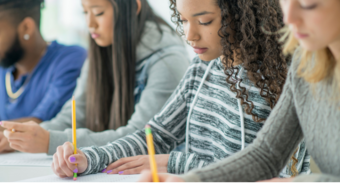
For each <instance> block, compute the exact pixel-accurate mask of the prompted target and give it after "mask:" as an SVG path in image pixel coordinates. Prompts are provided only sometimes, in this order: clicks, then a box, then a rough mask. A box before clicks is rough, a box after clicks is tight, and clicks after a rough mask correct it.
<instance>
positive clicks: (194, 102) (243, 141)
mask: <svg viewBox="0 0 340 191" xmlns="http://www.w3.org/2000/svg"><path fill="white" fill-rule="evenodd" d="M214 63H215V61H211V62H210V63H209V65H208V67H207V69H206V71H205V73H204V76H203V78H202V81H201V84H200V86H199V87H198V89H197V92H196V94H195V97H194V100H193V101H192V103H191V106H190V109H189V113H188V118H187V122H186V131H185V134H186V135H185V152H186V153H189V124H190V118H191V114H192V111H193V109H194V106H195V104H196V102H197V100H198V94H199V92H200V91H201V89H202V87H203V84H204V82H205V80H206V79H207V77H208V74H209V72H210V70H211V67H212V66H213V65H214ZM243 71H244V70H243V68H241V70H240V72H239V75H238V78H239V79H240V78H241V77H242V74H243ZM237 87H238V88H240V87H239V84H237ZM237 103H238V108H239V112H240V121H241V142H242V146H241V150H243V149H244V147H245V132H244V131H245V128H244V116H243V109H242V105H241V100H240V99H237Z"/></svg>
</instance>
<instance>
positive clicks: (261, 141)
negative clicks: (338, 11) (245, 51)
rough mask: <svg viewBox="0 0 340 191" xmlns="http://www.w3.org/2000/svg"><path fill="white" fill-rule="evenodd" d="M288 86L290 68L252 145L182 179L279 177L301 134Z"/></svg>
mask: <svg viewBox="0 0 340 191" xmlns="http://www.w3.org/2000/svg"><path fill="white" fill-rule="evenodd" d="M291 85H292V70H290V72H289V74H288V77H287V82H286V85H285V87H284V90H283V93H282V95H281V98H280V100H279V102H278V103H277V105H276V106H275V108H274V109H273V111H272V112H271V114H270V116H269V118H268V119H267V121H266V123H265V125H264V126H263V128H262V130H261V131H260V132H259V134H258V137H257V139H255V140H254V143H253V144H252V145H250V146H248V147H247V148H246V149H244V150H243V151H241V152H238V153H236V154H234V155H232V156H230V157H228V158H226V159H224V160H222V161H220V162H217V163H214V164H212V165H209V166H207V167H205V168H202V169H198V170H194V171H191V172H189V173H188V174H186V175H183V176H181V178H183V179H184V180H185V181H188V182H191V181H204V182H238V181H242V182H249V181H250V182H251V181H259V180H266V179H270V178H273V177H276V176H278V175H279V173H280V170H281V169H282V168H283V167H284V166H285V164H287V162H288V160H289V158H290V156H291V155H292V154H293V152H294V150H295V148H296V147H297V145H298V144H299V142H300V141H301V140H302V137H303V134H302V129H301V127H300V124H299V119H298V117H297V113H296V108H295V104H294V99H293V96H292V95H293V93H292V88H291Z"/></svg>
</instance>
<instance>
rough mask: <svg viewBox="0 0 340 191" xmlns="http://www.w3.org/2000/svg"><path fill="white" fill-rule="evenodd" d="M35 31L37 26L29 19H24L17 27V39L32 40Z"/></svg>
mask: <svg viewBox="0 0 340 191" xmlns="http://www.w3.org/2000/svg"><path fill="white" fill-rule="evenodd" d="M36 30H37V25H36V24H35V22H34V20H33V19H32V18H30V17H26V18H25V19H24V20H23V21H22V22H21V23H20V24H19V26H18V34H19V38H20V39H21V40H24V41H28V40H30V39H32V37H33V35H34V33H35V31H36Z"/></svg>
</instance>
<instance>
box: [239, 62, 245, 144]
mask: <svg viewBox="0 0 340 191" xmlns="http://www.w3.org/2000/svg"><path fill="white" fill-rule="evenodd" d="M242 74H243V68H241V70H240V72H239V74H238V78H239V79H241V77H242ZM237 88H238V89H240V84H239V83H237ZM237 104H238V110H239V112H240V121H241V142H242V143H241V144H242V145H241V150H243V149H244V145H245V137H244V136H245V133H244V117H243V108H242V105H241V99H237Z"/></svg>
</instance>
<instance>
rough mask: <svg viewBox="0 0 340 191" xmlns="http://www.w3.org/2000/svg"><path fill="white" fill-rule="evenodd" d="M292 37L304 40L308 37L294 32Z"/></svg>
mask: <svg viewBox="0 0 340 191" xmlns="http://www.w3.org/2000/svg"><path fill="white" fill-rule="evenodd" d="M294 36H295V37H296V38H297V39H304V38H307V37H308V36H309V35H308V34H303V33H298V32H295V33H294Z"/></svg>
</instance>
